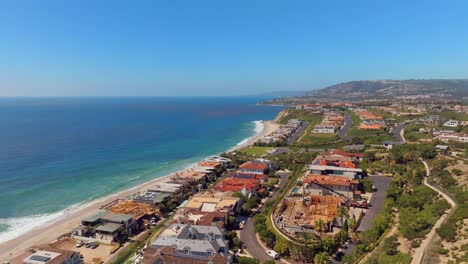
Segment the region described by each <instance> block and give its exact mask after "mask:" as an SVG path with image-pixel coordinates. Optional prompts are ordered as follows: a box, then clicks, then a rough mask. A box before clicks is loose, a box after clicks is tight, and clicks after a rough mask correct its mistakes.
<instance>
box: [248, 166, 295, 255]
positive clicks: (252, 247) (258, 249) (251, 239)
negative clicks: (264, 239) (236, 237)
mask: <svg viewBox="0 0 468 264" xmlns="http://www.w3.org/2000/svg"><path fill="white" fill-rule="evenodd" d="M278 174H279V175H280V177H281V181H280V183H279V188H278V189H277V190H276V191H275V192H274V193H273V196H272V198H270V199H273V198H274V197H276V196H277V195H278V193H279V190H280V189H282V188H283V187H284V185H285V184H286V181H287V179H288V177H289V175H291V172H279V173H278ZM240 239H241V241H242V242H244V247H245V249H246V250H247V252H249V254H250V255H251V256H252V257H254V258H256V259H258V260H260V261H261V262H264V261H267V260H271V259H272V258H270V257H269V256H268V255H267V253H266V252H265V249H264V248H263V247H262V246H261V245H260V244H259V243H258V241H257V236H256V234H255V230H254V225H253V217H249V218H248V219H247V221H246V223H245V225H244V228H243V229H242V231H241V233H240Z"/></svg>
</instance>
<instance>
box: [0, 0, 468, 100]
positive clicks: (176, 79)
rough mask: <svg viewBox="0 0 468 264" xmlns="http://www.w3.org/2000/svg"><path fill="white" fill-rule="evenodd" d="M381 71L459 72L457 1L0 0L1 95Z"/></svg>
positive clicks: (195, 86) (339, 77) (264, 88)
mask: <svg viewBox="0 0 468 264" xmlns="http://www.w3.org/2000/svg"><path fill="white" fill-rule="evenodd" d="M8 2H10V3H8ZM97 2H99V3H97ZM137 2H138V3H137ZM390 78H394V79H409V78H468V1H442V0H440V1H422V0H421V1H409V0H402V1H397V0H392V1H376V0H372V1H358V0H355V1H349V0H343V1H332V0H325V1H313V0H309V1H292V0H285V1H273V0H269V1H254V0H248V1H239V0H238V1H227V0H226V1H224V0H214V1H203V0H186V1H177V0H168V1H156V0H153V1H78V0H76V1H63V0H60V1H47V0H41V1H36V0H30V1H21V0H11V1H1V2H0V96H16V95H19V96H74V95H78V96H96V95H97V96H102V95H113V96H122V95H137V96H139V95H243V94H255V93H262V92H268V91H281V90H309V89H315V88H321V87H323V86H326V85H331V84H334V83H337V82H343V81H350V80H362V79H390Z"/></svg>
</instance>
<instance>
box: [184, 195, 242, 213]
mask: <svg viewBox="0 0 468 264" xmlns="http://www.w3.org/2000/svg"><path fill="white" fill-rule="evenodd" d="M239 200H240V199H239V198H237V197H213V196H212V195H203V194H197V195H194V196H193V197H192V198H190V200H188V201H187V203H186V204H184V206H182V208H185V209H197V210H199V211H201V212H214V211H220V212H228V213H229V214H235V212H236V210H237V209H238V206H239Z"/></svg>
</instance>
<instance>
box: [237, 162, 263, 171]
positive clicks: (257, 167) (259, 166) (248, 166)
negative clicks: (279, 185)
mask: <svg viewBox="0 0 468 264" xmlns="http://www.w3.org/2000/svg"><path fill="white" fill-rule="evenodd" d="M239 168H241V169H250V170H263V171H264V170H266V169H268V164H265V163H253V162H250V161H249V162H246V163H244V164H242V165H240V166H239Z"/></svg>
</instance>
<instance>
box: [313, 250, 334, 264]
mask: <svg viewBox="0 0 468 264" xmlns="http://www.w3.org/2000/svg"><path fill="white" fill-rule="evenodd" d="M314 263H315V264H329V263H330V255H328V253H327V252H320V253H317V254H315V257H314Z"/></svg>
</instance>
